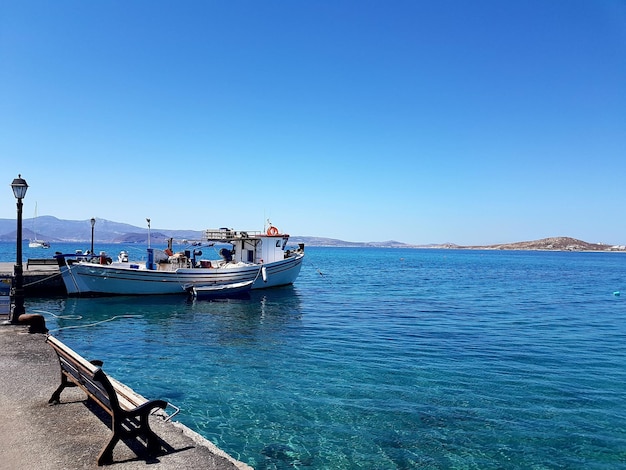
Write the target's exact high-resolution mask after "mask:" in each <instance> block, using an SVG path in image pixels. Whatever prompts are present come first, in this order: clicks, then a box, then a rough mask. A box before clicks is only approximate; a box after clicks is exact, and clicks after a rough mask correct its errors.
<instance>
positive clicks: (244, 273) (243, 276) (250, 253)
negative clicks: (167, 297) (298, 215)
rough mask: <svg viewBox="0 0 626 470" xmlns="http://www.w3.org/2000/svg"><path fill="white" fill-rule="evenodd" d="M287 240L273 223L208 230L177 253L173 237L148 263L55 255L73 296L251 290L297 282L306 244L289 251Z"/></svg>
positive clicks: (151, 254) (149, 253) (150, 250)
mask: <svg viewBox="0 0 626 470" xmlns="http://www.w3.org/2000/svg"><path fill="white" fill-rule="evenodd" d="M288 241H289V235H287V234H284V233H280V232H279V231H278V229H277V228H276V227H273V226H270V227H269V228H268V229H267V231H266V232H250V231H248V232H246V231H240V232H238V231H235V230H232V229H215V230H206V231H205V233H204V238H203V240H202V241H201V242H199V243H197V242H196V243H192V244H191V245H192V246H191V249H188V250H184V251H181V252H178V253H174V252H173V251H172V241H171V240H170V243H169V244H168V248H167V249H166V250H155V249H153V248H150V247H149V248H148V250H147V261H145V262H133V261H126V260H125V258H124V257H123V256H122V257H120V261H117V262H113V261H112V260H111V258H110V257H108V256H107V255H106V254H105V253H100V255H99V256H93V255H91V256H86V255H83V254H82V253H81V254H59V255H56V258H57V260H58V263H59V268H60V271H61V276H62V278H63V282H64V284H65V288H66V289H67V293H68V294H69V295H73V296H76V295H78V296H80V295H150V294H181V293H187V292H190V291H192V290H193V288H194V287H203V288H205V289H206V288H208V287H211V286H223V285H232V284H236V283H245V282H248V281H252V283H251V289H263V288H268V287H276V286H283V285H289V284H292V283H293V282H294V281H295V280H296V278H297V277H298V274H299V273H300V268H301V267H302V260H303V258H304V244H299V246H298V248H296V249H287V242H288ZM148 246H150V243H149V242H148ZM207 248H208V249H207ZM201 249H204V250H205V251H207V252H215V253H216V254H217V253H218V254H219V259H211V258H210V257H208V256H207V255H206V254H204V255H203V252H202V250H201Z"/></svg>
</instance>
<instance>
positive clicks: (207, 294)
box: [191, 281, 254, 299]
mask: <svg viewBox="0 0 626 470" xmlns="http://www.w3.org/2000/svg"><path fill="white" fill-rule="evenodd" d="M253 283H254V281H245V282H233V283H232V284H221V285H219V284H218V285H211V286H193V287H192V288H191V293H192V294H193V296H194V297H196V298H198V299H220V298H225V297H240V296H242V295H245V294H247V293H248V292H250V290H251V289H252V284H253Z"/></svg>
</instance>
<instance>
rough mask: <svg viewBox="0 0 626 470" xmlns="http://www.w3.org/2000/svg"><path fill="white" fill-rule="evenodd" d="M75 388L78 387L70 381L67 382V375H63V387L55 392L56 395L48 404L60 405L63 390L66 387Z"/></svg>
mask: <svg viewBox="0 0 626 470" xmlns="http://www.w3.org/2000/svg"><path fill="white" fill-rule="evenodd" d="M75 386H76V385H74V383H73V382H70V381H69V380H67V377H65V375H63V374H61V385H59V387H58V388H57V389H56V390H55V391H54V393H53V394H52V396H51V397H50V400H48V403H49V404H50V405H58V404H59V403H61V392H62V391H63V389H64V388H65V387H75Z"/></svg>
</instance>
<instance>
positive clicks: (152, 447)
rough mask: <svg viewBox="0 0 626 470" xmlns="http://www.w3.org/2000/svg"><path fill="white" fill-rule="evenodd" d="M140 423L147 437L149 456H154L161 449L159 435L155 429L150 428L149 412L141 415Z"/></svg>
mask: <svg viewBox="0 0 626 470" xmlns="http://www.w3.org/2000/svg"><path fill="white" fill-rule="evenodd" d="M140 423H141V429H142V430H143V434H144V436H145V437H146V449H147V451H148V456H150V457H154V456H156V455H157V454H158V453H159V451H160V450H161V443H160V441H159V437H158V436H157V435H156V434H155V433H154V431H152V429H150V424H149V423H148V415H147V414H143V415H141V419H140Z"/></svg>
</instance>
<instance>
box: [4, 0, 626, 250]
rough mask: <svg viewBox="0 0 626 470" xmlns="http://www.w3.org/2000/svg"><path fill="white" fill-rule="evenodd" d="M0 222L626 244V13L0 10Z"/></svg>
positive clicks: (255, 4) (330, 5)
mask: <svg viewBox="0 0 626 470" xmlns="http://www.w3.org/2000/svg"><path fill="white" fill-rule="evenodd" d="M0 159H1V161H2V165H0V174H1V175H2V178H3V179H4V180H5V181H6V184H7V186H6V190H5V193H4V197H3V199H4V202H2V203H0V218H14V217H15V200H14V198H13V196H12V193H11V190H10V187H9V185H10V183H11V181H12V179H13V178H15V177H16V176H17V174H18V173H21V174H22V176H23V177H24V178H25V179H26V180H27V181H28V184H29V186H30V188H29V190H28V194H27V196H26V199H25V200H24V204H25V208H24V210H25V217H31V216H32V215H33V214H34V208H35V203H37V206H38V214H39V215H54V216H56V217H59V218H63V219H72V220H86V219H89V218H91V217H93V216H95V217H98V218H103V219H109V220H114V221H118V222H126V223H130V224H133V225H137V226H145V218H146V217H150V218H151V220H152V227H153V228H170V229H176V228H180V229H198V230H201V229H204V228H209V227H225V226H228V227H233V228H235V229H241V230H257V229H262V228H263V224H264V221H265V219H267V218H269V219H271V221H272V222H273V223H274V224H275V225H276V226H277V227H279V228H280V229H281V230H283V231H286V232H288V233H291V234H292V235H308V236H321V237H330V238H340V239H343V240H350V241H383V240H390V239H394V240H399V241H403V242H407V243H415V244H425V243H444V242H453V243H458V244H491V243H503V242H515V241H523V240H533V239H538V238H543V237H549V236H572V237H576V238H581V239H583V240H586V241H590V242H606V243H615V244H618V243H619V244H626V217H624V203H625V201H626V189H625V188H626V2H624V1H623V0H598V1H589V0H586V1H579V0H568V1H550V0H541V1H538V0H529V1H489V0H484V1H481V0H478V1H465V0H463V1H461V0H442V1H422V0H410V1H388V2H383V1H379V0H377V1H367V0H364V1H347V0H343V1H342V0H334V1H330V0H325V1H318V2H313V1H306V2H305V1H273V0H270V1H256V0H255V1H232V2H231V1H229V2H223V1H222V2H217V1H209V0H206V1H183V2H165V1H158V0H157V1H132V0H131V1H106V2H86V1H82V0H81V1H58V2H50V1H32V0H23V1H20V2H8V1H4V2H2V3H0Z"/></svg>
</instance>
